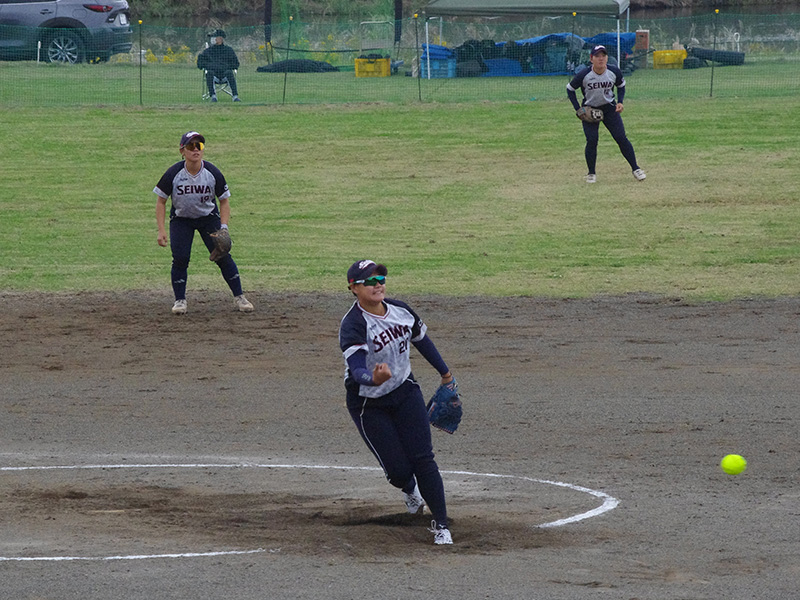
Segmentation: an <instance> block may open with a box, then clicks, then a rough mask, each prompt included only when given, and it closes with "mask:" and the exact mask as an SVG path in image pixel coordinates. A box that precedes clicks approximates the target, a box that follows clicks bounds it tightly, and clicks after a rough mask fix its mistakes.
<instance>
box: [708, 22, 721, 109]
mask: <svg viewBox="0 0 800 600" xmlns="http://www.w3.org/2000/svg"><path fill="white" fill-rule="evenodd" d="M717 15H719V9H718V8H716V9H714V17H713V19H714V44H713V45H712V47H711V91H710V92H709V94H708V97H709V98H713V97H714V62H715V61H716V58H717Z"/></svg>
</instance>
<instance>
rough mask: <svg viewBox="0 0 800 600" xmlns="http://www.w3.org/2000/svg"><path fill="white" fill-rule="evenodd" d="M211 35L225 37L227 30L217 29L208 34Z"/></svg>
mask: <svg viewBox="0 0 800 600" xmlns="http://www.w3.org/2000/svg"><path fill="white" fill-rule="evenodd" d="M208 35H209V36H210V37H221V38H224V37H225V32H224V31H223V30H222V29H217V30H215V31H212V32H211V33H209V34H208Z"/></svg>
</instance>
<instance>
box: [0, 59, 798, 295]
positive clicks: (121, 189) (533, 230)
mask: <svg viewBox="0 0 800 600" xmlns="http://www.w3.org/2000/svg"><path fill="white" fill-rule="evenodd" d="M87 68H91V67H90V66H87ZM537 79H539V78H537ZM561 84H563V81H562V82H561ZM198 90H199V86H198ZM798 108H800V99H798V98H797V97H796V96H795V97H791V98H782V99H779V100H776V99H768V100H763V101H761V100H755V99H750V100H747V101H742V100H740V99H736V98H731V99H728V98H707V97H706V98H689V99H655V98H647V97H644V98H637V95H636V93H635V91H634V88H633V87H632V88H631V91H629V99H628V101H627V102H626V111H625V113H624V116H625V120H626V127H627V129H628V134H629V137H630V138H631V141H632V142H633V144H634V146H635V148H636V151H637V155H638V158H639V162H640V163H641V165H642V166H643V167H644V168H645V170H646V171H647V173H648V178H647V180H646V181H645V182H642V183H638V182H636V181H635V180H634V179H633V177H632V176H631V174H630V169H629V168H628V166H627V163H626V162H625V161H624V159H623V158H622V156H621V155H620V154H619V152H618V149H617V147H616V145H615V144H614V143H613V141H612V140H611V139H610V136H609V135H608V134H607V132H605V131H604V130H603V132H602V134H601V142H600V149H599V160H598V179H599V182H598V183H597V184H595V185H594V186H589V185H587V184H585V183H584V181H583V177H582V176H583V175H584V173H585V163H584V160H583V144H584V140H583V135H582V132H581V129H580V125H579V123H578V121H577V120H576V119H575V117H574V115H573V112H572V109H571V107H570V106H569V104H568V103H567V101H566V99H564V98H561V99H559V100H544V101H537V102H531V101H527V102H495V103H467V104H452V103H448V104H439V103H422V104H420V103H414V104H386V103H380V104H342V105H323V106H314V107H308V106H299V107H298V106H291V107H289V106H287V107H280V106H246V105H245V106H238V105H231V104H228V103H225V104H223V103H220V104H218V105H215V106H211V105H195V106H182V107H172V108H150V107H145V108H136V107H133V108H132V107H127V108H126V107H120V108H110V107H103V106H88V107H82V108H64V107H39V108H36V107H21V106H15V107H13V108H6V109H4V110H3V111H2V113H0V122H1V123H2V127H0V148H2V150H0V152H1V153H2V165H3V166H2V170H3V180H4V187H5V189H6V193H5V194H3V198H2V201H0V202H2V208H3V215H4V223H5V225H6V229H7V232H9V235H7V239H6V240H5V242H4V243H3V261H2V265H0V276H1V277H2V284H1V285H0V288H2V289H3V290H6V291H22V292H25V291H76V290H123V289H155V288H158V289H161V288H163V289H168V288H169V264H170V255H169V250H168V249H164V248H160V247H159V246H158V245H157V244H156V227H155V196H154V194H153V193H152V189H153V187H154V185H155V184H156V182H157V181H158V179H159V177H160V176H161V174H162V173H163V172H164V170H165V169H166V168H167V167H168V166H169V165H170V164H172V163H173V162H175V161H176V160H178V158H179V154H178V150H177V145H178V140H179V137H180V135H181V133H183V132H184V131H187V130H189V129H197V130H199V131H201V132H202V133H204V134H205V136H206V137H207V149H206V158H207V160H209V161H211V162H213V163H215V164H216V165H217V166H219V167H220V168H221V169H222V171H223V172H224V173H225V175H226V177H227V179H228V182H229V184H230V186H231V190H232V194H233V195H232V199H231V203H232V207H233V217H232V219H231V233H232V236H233V238H234V257H235V258H236V260H237V263H238V264H239V267H240V269H241V271H242V277H243V281H244V287H245V289H246V290H269V291H286V292H295V291H297V292H299V291H314V290H320V291H341V290H343V289H344V272H345V270H346V268H347V266H349V264H350V263H352V261H353V260H356V259H358V258H362V257H371V258H374V259H376V260H380V261H384V262H386V263H387V264H388V265H389V267H390V279H391V288H390V291H391V293H397V294H402V293H435V294H444V295H532V296H550V297H587V296H593V295H598V294H624V293H627V292H650V293H654V294H659V295H668V296H680V297H683V298H687V299H693V300H724V299H730V298H735V297H747V296H754V295H758V296H777V295H795V294H797V293H798V291H800V269H798V256H799V255H800V238H799V237H798V235H797V223H798V222H800V200H799V199H798V194H797V190H798V184H797V173H798V167H797V165H798V159H800V149H798V145H797V136H796V132H795V131H794V128H793V127H792V125H791V119H788V118H787V115H792V114H795V113H796V112H797V110H798ZM195 249H196V254H195V257H194V260H193V262H192V265H191V266H190V281H189V287H190V289H199V288H203V289H225V286H224V282H223V281H222V279H221V277H220V276H219V274H218V271H217V270H216V267H215V266H214V265H213V264H212V263H210V262H209V261H208V260H207V259H206V256H205V252H204V251H203V250H202V248H201V246H200V243H199V240H198V241H197V242H196V245H195Z"/></svg>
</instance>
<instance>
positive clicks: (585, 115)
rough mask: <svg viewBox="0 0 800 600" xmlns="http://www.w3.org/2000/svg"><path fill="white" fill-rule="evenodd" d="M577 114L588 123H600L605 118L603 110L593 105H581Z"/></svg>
mask: <svg viewBox="0 0 800 600" xmlns="http://www.w3.org/2000/svg"><path fill="white" fill-rule="evenodd" d="M575 115H576V116H577V117H578V118H579V119H580V120H581V121H584V122H586V123H599V122H600V121H602V120H603V111H602V110H600V109H599V108H592V107H591V106H581V107H580V108H579V109H578V110H577V112H576V113H575Z"/></svg>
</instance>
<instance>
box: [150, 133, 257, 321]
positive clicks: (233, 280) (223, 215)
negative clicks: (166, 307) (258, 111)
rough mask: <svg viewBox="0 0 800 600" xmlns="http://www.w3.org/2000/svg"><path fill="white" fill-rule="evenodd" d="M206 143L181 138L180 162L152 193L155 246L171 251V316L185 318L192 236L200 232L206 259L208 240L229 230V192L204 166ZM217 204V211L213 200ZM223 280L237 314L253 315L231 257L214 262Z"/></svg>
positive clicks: (216, 171)
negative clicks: (172, 302)
mask: <svg viewBox="0 0 800 600" xmlns="http://www.w3.org/2000/svg"><path fill="white" fill-rule="evenodd" d="M205 143H206V138H204V137H203V136H202V135H200V134H199V133H197V132H196V131H189V132H187V133H185V134H183V136H182V137H181V145H180V152H181V156H183V159H184V160H182V161H180V162H176V163H175V164H174V165H172V166H171V167H170V168H169V169H167V172H166V173H164V175H162V177H161V179H160V180H159V182H158V184H157V185H156V187H155V188H154V189H153V191H154V192H155V193H156V196H158V199H157V201H156V224H157V225H158V245H159V246H166V245H167V243H169V245H170V248H171V249H172V290H173V292H174V293H175V304H174V305H173V307H172V312H173V313H174V314H176V315H182V314H186V309H187V304H186V278H187V277H188V274H189V258H190V257H191V254H192V241H193V240H194V232H195V231H199V232H200V237H201V238H202V239H203V242H204V243H205V245H206V247H207V248H208V251H209V253H210V252H211V251H212V250H213V249H214V241H213V239H212V238H211V234H212V233H214V232H215V231H218V230H219V229H227V228H228V220H229V219H230V216H231V206H230V202H229V200H228V199H229V198H230V195H231V193H230V190H228V184H227V183H226V182H225V177H224V176H223V175H222V173H221V172H220V170H219V169H218V168H217V167H215V166H214V165H212V164H211V163H210V162H207V161H204V160H203V150H204V148H205ZM170 197H171V198H172V207H171V208H170V212H169V241H168V240H167V230H166V227H165V223H164V221H165V219H166V214H167V198H170ZM217 198H218V199H219V207H217V202H216V199H217ZM217 265H218V266H219V269H220V271H222V277H223V278H224V279H225V281H226V282H227V284H228V287H230V288H231V292H233V299H234V304H235V305H236V308H238V309H239V310H240V311H241V312H251V311H252V310H253V305H252V304H251V303H250V301H249V300H247V298H245V297H244V294H243V293H242V282H241V280H240V279H239V268H238V267H237V266H236V263H235V262H233V258H231V255H230V254H227V255H225V256H224V257H223V258H221V259H220V260H219V261H217Z"/></svg>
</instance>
